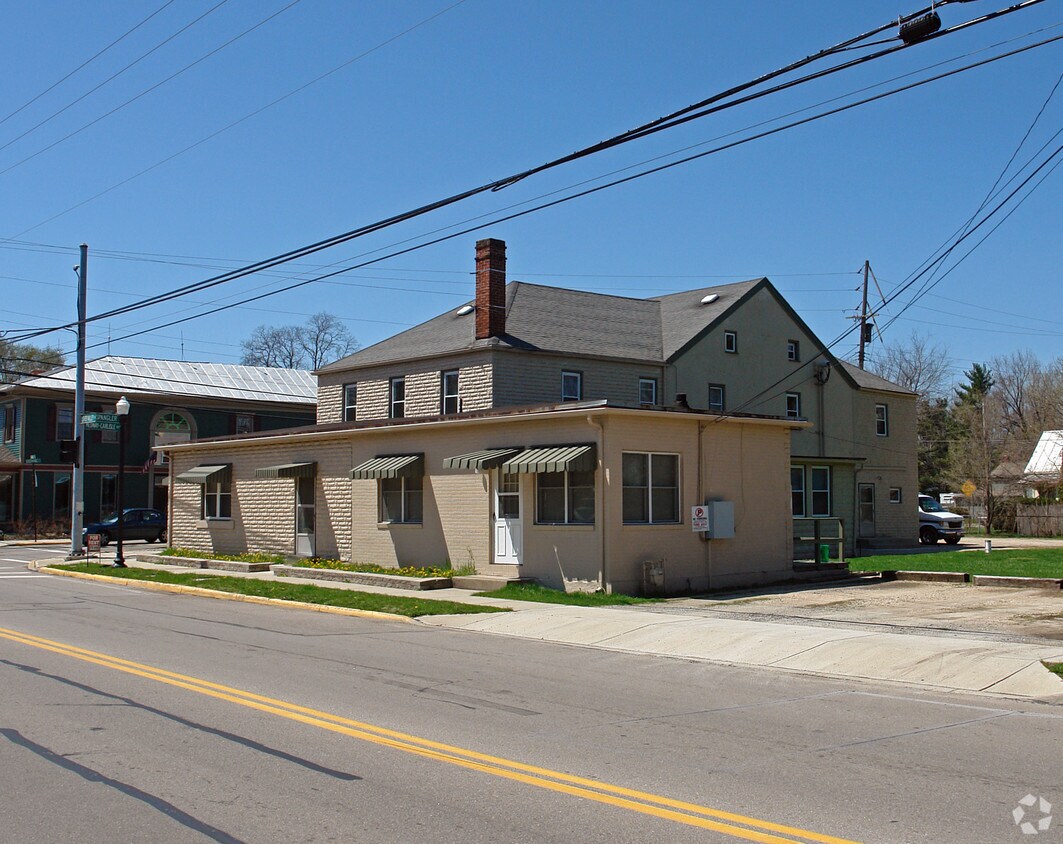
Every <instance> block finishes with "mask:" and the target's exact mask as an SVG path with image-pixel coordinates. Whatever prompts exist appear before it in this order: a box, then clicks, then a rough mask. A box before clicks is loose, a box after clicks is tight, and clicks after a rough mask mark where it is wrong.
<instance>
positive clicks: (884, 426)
mask: <svg viewBox="0 0 1063 844" xmlns="http://www.w3.org/2000/svg"><path fill="white" fill-rule="evenodd" d="M875 435H876V436H879V437H888V436H889V435H890V416H889V408H888V407H887V406H886V405H884V404H876V405H875Z"/></svg>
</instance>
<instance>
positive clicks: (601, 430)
mask: <svg viewBox="0 0 1063 844" xmlns="http://www.w3.org/2000/svg"><path fill="white" fill-rule="evenodd" d="M587 424H588V425H590V426H592V427H594V428H597V429H598V437H597V443H596V444H597V447H598V457H599V459H600V460H601V461H602V483H601V495H598V493H597V492H595V495H596V496H597V497H598V502H597V504H596V509H597V512H598V513H600V514H601V516H600V518H599V519H597V520H596V521H597V522H598V524H599V525H600V526H601V531H602V542H601V546H602V557H601V562H600V564H599V566H598V588H599V589H601V590H602V591H603V592H606V591H608V589H607V587H606V584H607V583H608V582H609V578H608V577H607V576H606V575H607V571H606V565H607V561H608V559H609V556H608V552H607V537H608V535H609V532H608V530H606V521H605V487H606V485H607V484H608V482H609V470H608V469H607V468H606V467H605V425H604V424H603V423H602V422H599V421H597V420H596V419H595V418H594V417H593V416H591V415H590V414H588V415H587Z"/></svg>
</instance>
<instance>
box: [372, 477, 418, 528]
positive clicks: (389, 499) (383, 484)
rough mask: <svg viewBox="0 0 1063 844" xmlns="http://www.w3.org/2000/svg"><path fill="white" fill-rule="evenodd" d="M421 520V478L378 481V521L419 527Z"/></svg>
mask: <svg viewBox="0 0 1063 844" xmlns="http://www.w3.org/2000/svg"><path fill="white" fill-rule="evenodd" d="M423 520H424V477H423V476H421V475H417V476H416V477H412V478H381V479H380V521H382V522H392V523H394V524H416V525H419V524H421V522H422V521H423Z"/></svg>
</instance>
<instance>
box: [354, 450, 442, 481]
mask: <svg viewBox="0 0 1063 844" xmlns="http://www.w3.org/2000/svg"><path fill="white" fill-rule="evenodd" d="M423 474H424V455H423V454H385V455H383V456H381V457H374V458H373V459H372V460H366V461H365V463H361V464H359V465H358V466H355V467H354V468H353V469H351V477H352V478H354V479H356V480H367V479H370V478H419V477H421V476H422V475H423Z"/></svg>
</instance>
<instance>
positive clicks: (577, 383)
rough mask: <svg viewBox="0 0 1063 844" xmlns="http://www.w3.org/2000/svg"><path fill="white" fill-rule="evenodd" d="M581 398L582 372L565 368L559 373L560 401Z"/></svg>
mask: <svg viewBox="0 0 1063 844" xmlns="http://www.w3.org/2000/svg"><path fill="white" fill-rule="evenodd" d="M582 399H583V373H582V372H574V371H572V370H565V371H563V372H562V373H561V401H581V400H582Z"/></svg>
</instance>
